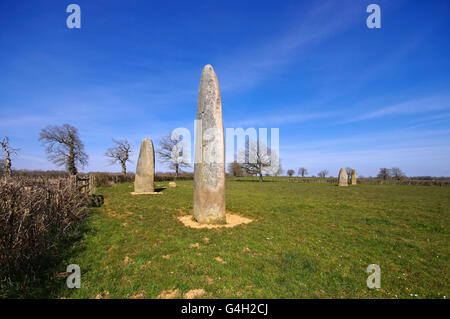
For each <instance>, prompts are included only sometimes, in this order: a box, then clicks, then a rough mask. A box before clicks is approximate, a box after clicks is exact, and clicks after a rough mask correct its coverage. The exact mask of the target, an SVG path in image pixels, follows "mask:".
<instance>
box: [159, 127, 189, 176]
mask: <svg viewBox="0 0 450 319" xmlns="http://www.w3.org/2000/svg"><path fill="white" fill-rule="evenodd" d="M184 151H185V150H184V149H183V143H181V139H175V140H172V139H171V137H170V135H166V136H164V137H163V138H161V140H160V141H159V149H158V150H157V151H156V153H157V154H158V155H159V161H160V162H162V163H164V164H166V165H167V166H168V167H169V168H170V169H173V170H175V179H177V178H178V175H179V174H180V172H181V169H182V168H184V167H190V166H191V165H189V163H186V162H185V161H184V158H183V154H182V152H184ZM189 155H190V154H189Z"/></svg>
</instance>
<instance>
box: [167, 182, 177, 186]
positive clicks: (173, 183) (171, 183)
mask: <svg viewBox="0 0 450 319" xmlns="http://www.w3.org/2000/svg"><path fill="white" fill-rule="evenodd" d="M169 187H177V183H175V182H169Z"/></svg>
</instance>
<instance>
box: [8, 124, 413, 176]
mask: <svg viewBox="0 0 450 319" xmlns="http://www.w3.org/2000/svg"><path fill="white" fill-rule="evenodd" d="M39 141H41V143H42V145H43V146H44V147H45V151H46V153H47V157H48V159H49V161H51V162H52V163H54V164H55V165H57V166H59V167H61V166H64V167H65V169H66V170H67V172H68V173H69V174H71V175H76V174H77V173H78V167H85V166H86V165H87V164H88V154H87V153H86V152H85V150H84V144H83V142H82V141H81V139H80V137H79V133H78V129H77V128H76V127H74V126H72V125H69V124H63V125H61V126H47V127H45V128H43V129H42V130H41V132H40V134H39ZM112 141H113V143H114V146H112V147H110V148H108V149H107V150H106V152H105V153H104V155H105V156H106V157H107V158H108V159H109V163H110V164H111V165H113V164H119V165H120V166H121V173H122V174H124V175H126V173H127V163H129V162H131V160H130V156H131V154H132V153H133V148H132V146H131V144H130V143H129V142H128V140H127V139H126V138H124V139H115V138H113V139H112ZM179 145H180V144H179V143H178V141H177V140H172V139H171V138H170V136H169V135H167V136H164V137H163V138H161V140H160V141H159V145H158V148H157V149H156V155H157V156H158V158H159V161H160V162H161V163H163V164H165V165H166V166H167V167H168V168H169V169H171V170H173V171H174V173H175V177H178V175H179V174H180V173H181V172H182V169H184V168H189V167H191V166H190V165H189V164H187V163H185V162H184V161H182V159H181V155H180V152H181V149H177V147H180V146H179ZM0 147H1V148H2V150H3V154H4V157H3V159H0V170H3V171H4V172H5V173H6V174H7V175H10V174H11V167H12V158H13V157H14V156H15V155H17V154H18V152H19V151H20V149H18V148H14V147H12V146H11V143H10V140H9V138H8V137H5V138H3V140H1V141H0ZM251 151H252V152H254V154H256V161H255V163H249V162H248V161H245V163H237V162H236V161H235V162H232V163H229V164H228V172H229V174H230V175H231V176H235V177H241V176H258V177H259V180H260V181H263V176H280V175H282V174H283V169H282V167H281V160H280V164H279V166H278V168H277V169H273V167H272V166H271V160H272V159H271V156H270V155H269V154H270V152H271V150H270V148H268V147H267V152H264V153H263V152H261V151H260V148H259V144H258V143H255V142H254V143H252V142H247V143H246V150H245V158H246V159H248V154H249V152H251ZM174 154H178V155H180V156H179V157H178V158H177V156H174ZM346 171H347V174H348V176H349V178H351V172H352V168H349V167H347V168H346ZM286 174H287V176H289V177H293V176H294V175H295V170H293V169H289V170H287V171H286ZM308 174H309V172H308V170H307V169H306V168H304V167H300V168H299V169H298V170H297V176H298V177H306V176H308ZM328 175H329V171H328V169H323V170H321V171H319V172H318V173H317V177H319V178H326V177H327V176H328ZM311 177H316V176H314V175H312V176H311ZM359 177H362V176H359ZM405 177H406V175H405V174H404V172H403V171H402V170H401V169H400V168H398V167H392V168H380V169H379V173H378V175H377V178H379V179H383V180H386V179H398V180H399V179H403V178H405Z"/></svg>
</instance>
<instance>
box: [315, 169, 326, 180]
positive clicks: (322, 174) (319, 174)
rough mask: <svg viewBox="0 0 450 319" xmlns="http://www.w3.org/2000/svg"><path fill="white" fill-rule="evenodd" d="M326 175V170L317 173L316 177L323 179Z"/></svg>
mask: <svg viewBox="0 0 450 319" xmlns="http://www.w3.org/2000/svg"><path fill="white" fill-rule="evenodd" d="M327 175H328V170H327V169H323V170H321V171H320V172H319V173H317V176H319V177H320V178H325V177H327Z"/></svg>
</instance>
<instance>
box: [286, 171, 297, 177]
mask: <svg viewBox="0 0 450 319" xmlns="http://www.w3.org/2000/svg"><path fill="white" fill-rule="evenodd" d="M287 174H288V175H289V177H292V176H293V175H294V174H295V171H294V170H293V169H288V171H287Z"/></svg>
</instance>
